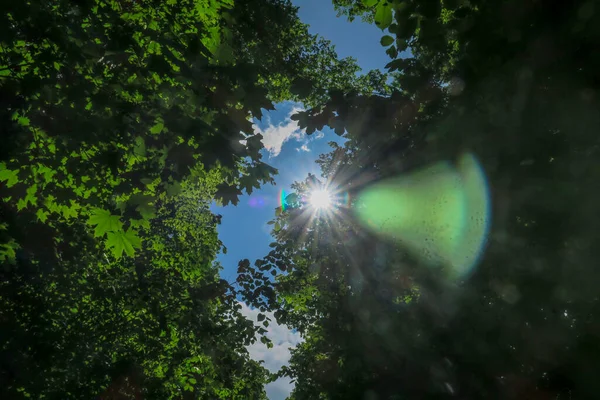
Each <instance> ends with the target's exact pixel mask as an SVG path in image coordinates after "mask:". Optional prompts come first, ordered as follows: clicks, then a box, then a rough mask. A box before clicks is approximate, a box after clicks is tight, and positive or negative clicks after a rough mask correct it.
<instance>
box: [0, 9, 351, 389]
mask: <svg viewBox="0 0 600 400" xmlns="http://www.w3.org/2000/svg"><path fill="white" fill-rule="evenodd" d="M0 15H1V16H0V99H1V100H0V102H1V107H0V135H1V137H2V146H0V199H1V203H0V262H1V263H2V268H1V269H0V275H1V276H0V287H1V288H0V291H1V294H0V314H1V315H2V317H1V320H2V322H1V324H2V325H1V329H0V331H1V332H2V333H1V336H2V340H1V341H0V353H1V360H2V361H1V366H0V382H1V383H2V385H1V389H0V392H1V393H2V397H3V398H39V399H42V398H46V399H48V398H60V399H63V398H81V399H89V398H102V399H117V398H148V399H150V398H156V399H165V398H211V399H212V398H221V399H260V398H265V393H264V388H263V387H264V384H265V383H266V382H267V381H268V380H269V379H270V376H269V374H268V372H267V371H266V370H265V369H264V368H263V367H262V366H261V365H260V363H258V362H256V361H253V360H250V358H249V355H248V351H247V350H246V347H245V346H247V345H249V344H251V343H252V342H254V340H256V339H255V335H257V334H258V335H262V334H264V333H265V332H266V331H265V330H264V329H263V328H259V327H257V326H254V325H253V323H252V322H251V321H249V320H247V319H246V318H244V317H243V316H242V315H241V314H240V312H239V310H240V308H241V305H240V304H239V301H238V299H237V298H236V291H235V290H234V288H233V287H232V286H231V285H230V284H229V283H228V282H226V281H223V280H221V279H219V276H218V274H219V269H220V266H219V265H218V263H216V262H215V259H216V255H217V253H218V252H220V251H226V249H225V248H224V246H223V244H222V243H221V242H220V241H219V240H218V237H217V231H216V225H217V224H218V222H219V220H218V217H217V216H214V215H213V214H212V213H211V212H210V210H209V205H210V204H211V202H213V201H217V202H220V203H221V204H228V203H233V204H236V203H237V201H238V197H239V196H240V195H242V192H243V191H244V192H246V193H251V192H252V191H253V190H254V189H256V188H258V187H260V185H262V184H264V183H270V182H273V176H274V175H275V174H276V173H277V171H276V170H275V169H274V168H272V167H271V166H269V165H268V164H266V163H264V162H263V161H262V160H261V158H262V157H261V153H260V151H261V149H262V148H263V145H262V142H261V140H262V137H261V135H260V134H256V133H255V132H254V130H253V128H252V122H251V121H252V118H258V119H260V118H261V116H262V112H263V110H265V109H266V110H271V109H273V108H274V105H273V102H274V101H282V100H297V101H305V102H306V104H312V105H315V106H318V105H319V104H321V102H322V101H324V94H326V93H327V89H329V88H330V87H338V86H339V87H344V88H345V86H343V85H342V83H341V82H343V83H344V84H349V83H350V82H352V81H354V80H356V79H357V78H356V77H355V73H356V72H357V67H356V64H355V62H354V61H353V60H351V59H345V60H339V59H338V58H337V56H336V54H335V52H334V51H333V48H332V46H331V45H330V43H328V42H327V41H324V40H323V39H320V38H318V37H316V36H314V35H311V34H309V33H308V29H307V26H306V25H304V24H302V23H301V22H300V21H299V19H298V17H297V14H296V9H295V8H293V7H292V6H291V5H290V2H289V1H283V0H270V1H254V2H234V1H232V0H216V1H202V0H189V1H166V2H164V1H152V0H148V1H137V0H136V1H129V0H84V1H77V2H72V1H63V0H56V1H35V0H32V1H25V2H3V3H2V5H0ZM323 68H328V70H327V71H324V70H323ZM299 81H302V82H306V85H310V86H306V85H305V87H309V90H304V91H303V92H302V93H296V92H297V91H296V90H293V89H294V88H295V87H294V84H296V85H297V82H299ZM292 92H294V93H295V94H292ZM263 341H264V342H265V343H269V342H268V339H266V338H263Z"/></svg>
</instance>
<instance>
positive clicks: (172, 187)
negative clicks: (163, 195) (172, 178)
mask: <svg viewBox="0 0 600 400" xmlns="http://www.w3.org/2000/svg"><path fill="white" fill-rule="evenodd" d="M166 190H167V196H171V197H172V196H177V195H178V194H179V193H181V184H180V183H179V182H174V183H170V184H167V185H166Z"/></svg>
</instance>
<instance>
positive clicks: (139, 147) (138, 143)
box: [133, 136, 146, 157]
mask: <svg viewBox="0 0 600 400" xmlns="http://www.w3.org/2000/svg"><path fill="white" fill-rule="evenodd" d="M133 154H135V155H136V156H140V157H145V156H146V142H144V138H142V137H141V136H138V137H136V138H135V145H134V146H133Z"/></svg>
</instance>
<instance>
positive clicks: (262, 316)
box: [256, 313, 267, 322]
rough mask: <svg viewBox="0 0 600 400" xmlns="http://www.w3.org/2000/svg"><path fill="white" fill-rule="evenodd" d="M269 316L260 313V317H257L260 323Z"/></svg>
mask: <svg viewBox="0 0 600 400" xmlns="http://www.w3.org/2000/svg"><path fill="white" fill-rule="evenodd" d="M266 317H267V316H266V315H265V314H263V313H259V314H258V316H257V317H256V320H257V321H258V322H260V321H263V320H264V319H265V318H266Z"/></svg>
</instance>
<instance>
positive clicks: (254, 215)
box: [212, 0, 390, 400]
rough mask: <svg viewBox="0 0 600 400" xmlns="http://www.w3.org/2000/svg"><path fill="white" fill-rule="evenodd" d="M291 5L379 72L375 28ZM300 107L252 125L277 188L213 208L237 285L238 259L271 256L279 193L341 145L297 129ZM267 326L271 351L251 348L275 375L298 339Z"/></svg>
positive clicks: (316, 3) (319, 3)
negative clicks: (332, 147)
mask: <svg viewBox="0 0 600 400" xmlns="http://www.w3.org/2000/svg"><path fill="white" fill-rule="evenodd" d="M293 3H294V4H295V5H296V6H299V7H300V9H299V16H300V19H301V20H302V21H303V22H305V23H307V24H309V25H310V28H309V30H310V32H311V33H314V34H319V35H321V36H322V37H324V38H325V39H328V40H330V41H331V42H332V43H333V44H334V45H335V49H336V51H337V53H338V56H340V57H354V58H355V59H356V60H357V61H358V63H359V65H360V66H361V67H362V69H363V71H365V72H367V71H369V70H371V69H376V68H379V69H382V70H383V68H384V66H385V65H386V64H387V63H388V62H389V61H390V60H389V57H388V56H387V55H386V54H385V49H384V48H383V47H381V46H380V44H379V40H380V39H381V36H382V35H383V34H382V32H381V30H380V29H378V28H377V27H375V26H374V25H370V24H365V23H362V22H361V21H359V20H355V21H354V22H352V23H350V22H348V21H347V20H346V19H345V18H337V17H336V12H335V11H334V9H333V5H332V4H331V1H329V0H293ZM299 106H300V105H297V104H294V103H290V102H286V103H282V104H277V105H276V108H277V109H276V110H275V111H272V112H269V113H265V116H264V117H263V119H262V121H255V124H256V125H255V130H256V131H257V133H258V132H260V133H262V135H263V137H264V139H263V144H264V145H265V150H263V161H265V162H266V163H268V164H270V165H272V166H273V167H275V168H277V169H278V170H279V175H277V176H276V177H275V181H276V185H275V186H273V185H267V186H264V187H263V188H261V189H260V190H257V191H255V192H253V193H252V194H251V195H249V196H248V195H245V196H242V197H241V198H240V202H239V203H238V205H237V206H227V207H216V206H214V207H212V209H213V211H214V212H215V213H218V214H221V215H222V216H223V218H222V223H221V225H220V226H219V237H220V239H221V241H223V243H224V244H225V246H226V247H227V254H221V255H219V257H218V260H219V262H220V263H221V265H222V266H223V271H222V272H221V276H222V277H223V278H224V279H226V280H227V281H229V282H233V281H235V278H236V271H237V264H238V261H239V260H241V259H244V258H248V259H250V261H251V262H254V260H255V259H258V258H262V257H264V256H265V255H266V254H267V253H268V252H269V250H270V248H269V243H271V242H272V241H273V239H272V238H271V235H270V229H271V227H270V226H269V225H267V222H268V221H269V220H271V219H272V218H273V217H274V209H275V208H276V207H278V206H279V203H278V199H279V193H280V191H281V190H282V189H284V190H286V191H288V190H289V186H290V184H291V183H292V182H294V181H297V180H302V179H304V178H305V177H306V176H307V174H308V173H309V172H310V173H313V174H314V173H316V174H317V175H319V168H318V165H317V164H315V160H316V159H317V158H318V156H319V154H321V153H327V152H329V150H330V148H329V146H328V142H330V141H332V140H333V141H338V142H341V141H342V139H341V138H340V137H339V136H337V135H336V134H335V133H333V131H331V130H330V129H327V128H325V129H324V130H323V131H322V132H316V133H314V134H313V135H311V136H308V135H306V134H305V133H304V132H302V131H301V130H300V129H298V126H297V124H296V123H295V122H294V121H291V120H290V118H289V117H290V115H291V113H293V111H294V109H295V108H298V107H299ZM242 310H243V312H244V314H245V315H246V316H247V317H249V318H251V319H254V320H255V319H256V314H257V311H256V310H252V309H250V308H249V307H247V306H245V305H243V309H242ZM272 320H273V321H274V320H275V318H272ZM269 328H270V329H269V332H268V333H267V335H268V336H269V337H270V338H271V339H272V340H273V343H274V347H273V348H272V349H267V348H266V347H265V346H264V345H262V344H261V343H260V342H258V343H255V344H254V345H252V346H251V347H250V348H249V350H250V355H251V356H252V357H253V358H254V359H257V360H264V361H265V366H266V367H267V368H269V369H270V370H271V371H272V372H275V371H276V370H277V369H279V368H280V367H281V366H282V365H285V364H286V363H287V361H288V360H289V350H288V348H289V347H293V346H294V345H296V344H297V343H298V342H299V341H301V340H302V339H301V338H300V336H299V334H298V333H294V332H291V331H290V330H289V329H287V328H286V327H283V326H278V325H277V324H271V325H270V327H269ZM292 387H293V386H292V384H290V382H289V381H288V380H285V379H280V380H278V381H276V382H274V383H271V384H269V385H267V388H266V389H267V394H268V396H269V399H270V400H283V399H285V398H286V397H287V395H288V394H289V392H290V391H291V389H292Z"/></svg>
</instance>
